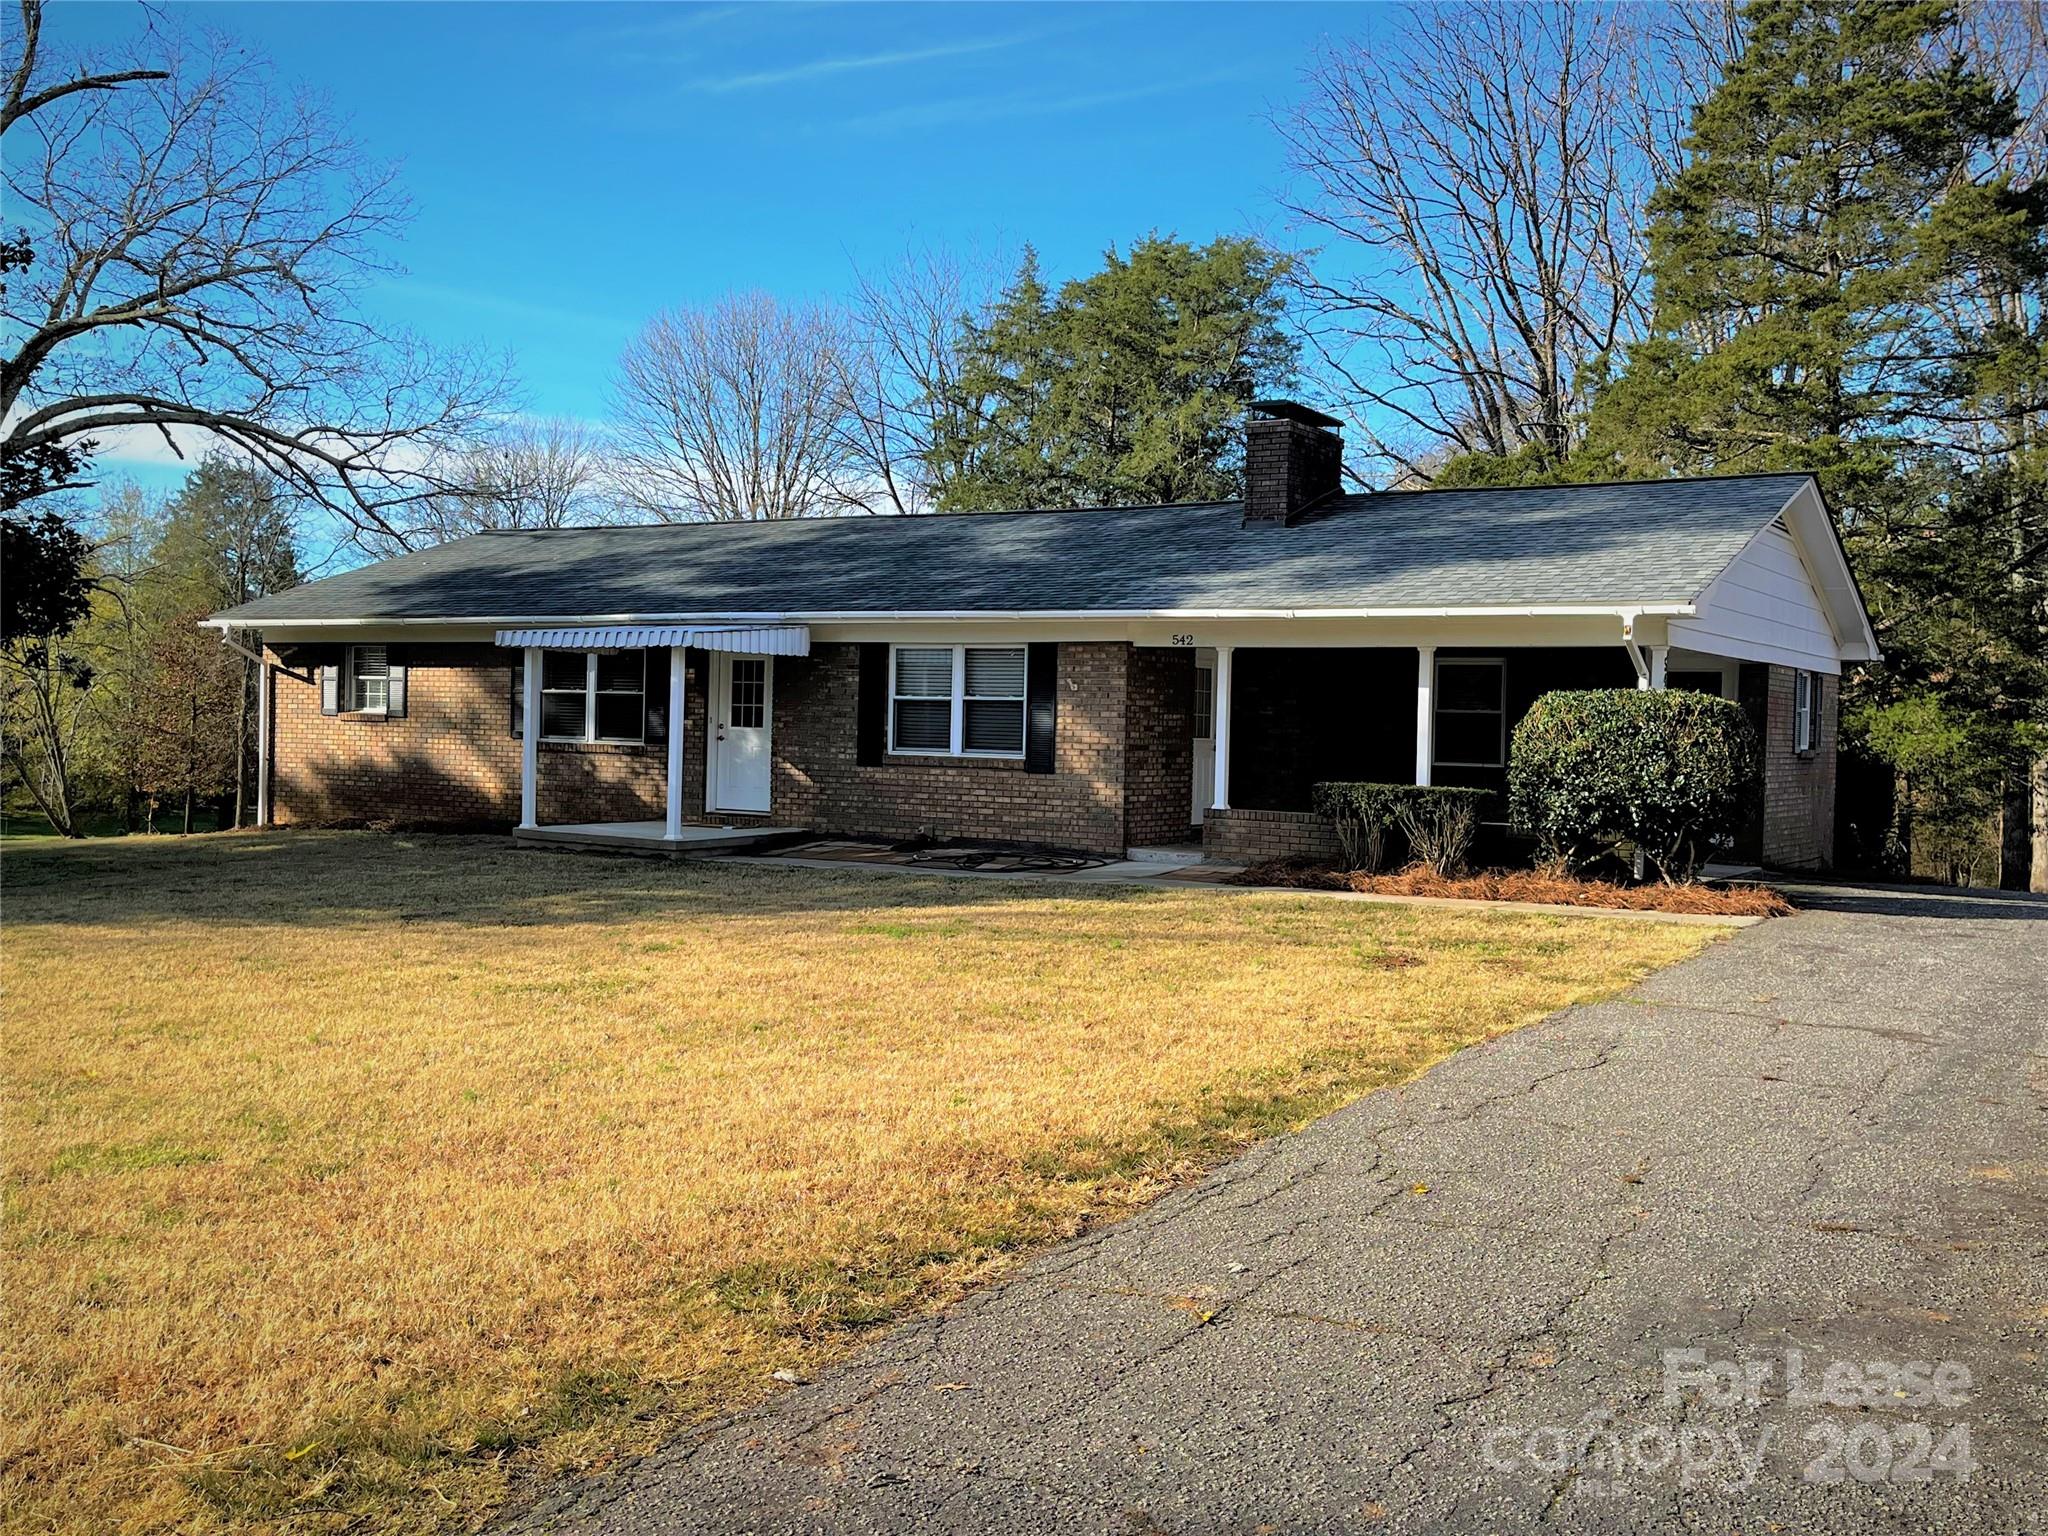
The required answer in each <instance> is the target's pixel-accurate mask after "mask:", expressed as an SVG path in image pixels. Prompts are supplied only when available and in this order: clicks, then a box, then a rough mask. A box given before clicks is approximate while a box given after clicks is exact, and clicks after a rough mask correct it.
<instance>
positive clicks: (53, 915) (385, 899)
mask: <svg viewBox="0 0 2048 1536" xmlns="http://www.w3.org/2000/svg"><path fill="white" fill-rule="evenodd" d="M0 882H4V886H5V892H6V909H5V922H6V924H7V926H9V927H16V928H19V927H28V926H39V925H47V926H77V925H86V926H106V927H128V926H133V925H135V924H141V923H151V922H166V921H181V920H182V921H187V922H203V923H208V924H214V925H223V924H250V925H259V926H264V927H272V926H275V925H277V924H280V923H284V924H297V923H304V924H307V925H317V926H318V927H321V928H332V927H336V926H348V925H357V926H366V927H385V926H389V925H391V924H403V923H409V922H433V923H449V922H454V923H474V924H478V925H484V926H492V927H515V928H516V927H547V926H557V925H577V924H604V923H614V922H621V921H629V920H636V919H646V918H662V919H671V920H675V921H678V922H683V921H692V920H701V919H717V918H726V919H733V918H748V917H759V916H787V915H791V914H801V913H806V912H814V913H819V914H830V913H845V912H862V911H875V910H885V911H886V910H889V909H892V908H927V907H931V906H935V905H943V906H947V907H953V908H960V909H973V908H978V907H994V906H1009V905H1015V904H1016V903H1018V902H1020V901H1026V902H1059V901H1075V900H1085V901H1090V902H1104V901H1131V902H1142V901H1147V900H1172V899H1173V895H1174V893H1169V892H1160V891H1155V890H1150V889H1147V888H1145V887H1141V886H1116V885H1090V886H1085V887H1078V886H1073V885H1068V884H1065V883H1055V882H1045V881H1041V882H1032V881H1028V880H999V879H988V880H959V879H949V878H946V877H944V876H937V875H933V876H924V877H918V876H911V875H904V874H899V873H894V872H882V871H871V870H861V869H849V870H847V871H845V872H843V873H842V872H840V871H836V870H832V871H827V870H819V869H810V868H800V869H798V868H792V869H777V868H774V867H772V866H765V865H757V864H728V863H715V862H704V861H677V860H669V859H655V858H647V857H640V856H632V855H609V854H582V853H568V852H562V851H558V850H553V849H532V848H514V847H513V846H512V845H511V844H510V843H509V842H508V841H507V840H506V839H504V838H502V837H489V836H461V835H451V834H439V833H384V832H322V831H294V830H271V831H262V832H256V831H244V832H233V833H221V834H217V835H214V836H210V837H206V838H192V839H170V838H122V839H116V840H108V841H104V842H84V843H37V844H33V845H17V846H14V847H10V848H8V849H7V850H6V851H5V854H4V856H0Z"/></svg>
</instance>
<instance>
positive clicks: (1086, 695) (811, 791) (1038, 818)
mask: <svg viewBox="0 0 2048 1536" xmlns="http://www.w3.org/2000/svg"><path fill="white" fill-rule="evenodd" d="M858 655H859V653H858V651H857V649H856V648H855V647H854V646H851V645H820V646H818V647H817V648H816V649H815V650H813V652H812V654H811V655H810V656H809V657H804V658H797V657H778V658H776V661H775V671H774V718H775V735H774V747H775V757H774V763H773V769H772V779H771V810H770V812H769V814H768V815H767V816H766V817H746V816H732V815H718V814H710V813H707V812H706V810H705V808H704V766H705V753H706V749H707V746H708V737H707V732H706V725H707V722H708V718H709V709H708V705H709V689H710V674H711V663H710V658H709V657H708V656H706V655H705V654H704V653H702V652H697V651H692V652H690V653H689V671H688V676H687V680H686V683H685V690H684V721H685V731H686V734H685V738H684V747H683V750H684V758H683V774H684V777H683V784H684V790H683V814H684V819H685V820H686V821H688V822H691V823H695V824H703V823H706V822H716V823H725V822H738V823H740V824H743V825H744V824H746V823H748V822H750V821H768V822H773V823H775V824H777V825H783V826H801V827H811V828H814V829H816V830H818V831H821V832H842V833H859V834H871V835H878V836H884V837H911V836H915V835H917V834H919V833H930V834H932V835H934V836H938V837H962V838H990V839H1000V840H1004V841H1016V842H1029V843H1043V844H1048V845H1051V846H1055V847H1063V848H1076V849H1086V850H1088V851H1091V852H1097V853H1121V852H1122V851H1123V849H1124V848H1125V847H1126V846H1128V844H1129V843H1131V842H1143V841H1176V840H1179V839H1181V838H1184V837H1185V836H1186V835H1187V831H1188V806H1189V798H1190V795H1191V792H1192V790H1191V784H1192V774H1193V761H1192V747H1191V742H1190V732H1191V729H1192V720H1191V715H1192V711H1193V705H1194V657H1193V654H1192V653H1191V652H1188V653H1175V652H1172V651H1163V650H1143V651H1141V650H1137V649H1134V648H1133V647H1131V646H1128V645H1125V644H1122V643H1085V644H1063V645H1061V646H1060V648H1059V664H1058V665H1059V677H1058V699H1059V716H1058V726H1057V730H1056V733H1055V736H1054V751H1053V771H1052V772H1051V773H1049V774H1032V773H1026V772H1025V771H1024V765H1023V763H1022V762H1020V761H1015V760H1011V759H974V758H966V759H940V758H924V757H905V756H892V757H889V758H888V759H886V760H885V761H884V762H883V763H881V764H877V765H873V766H867V767H863V766H860V765H859V764H857V763H856V762H855V761H854V756H855V739H856V731H855V710H856V703H857V698H858V691H859V688H858V684H859V661H858ZM408 659H409V666H410V670H409V671H408V673H407V696H408V697H407V712H406V716H405V718H403V719H397V720H385V719H377V718H375V717H369V716H360V715H348V714H342V715H322V714H321V713H320V690H319V686H318V683H317V681H316V682H313V683H301V682H297V681H294V680H293V679H292V678H290V677H288V676H285V675H284V674H282V673H279V674H277V683H276V690H277V691H276V695H275V698H276V711H275V726H274V736H273V762H272V808H273V816H274V819H275V820H277V821H278V822H280V823H292V822H297V823H321V822H334V821H396V822H408V823H427V824H432V823H449V824H458V823H459V824H496V825H504V826H510V825H511V824H512V823H514V822H516V821H517V820H518V816H519V753H520V743H519V739H518V738H517V737H515V736H513V735H512V734H511V731H510V690H511V675H512V674H511V660H510V658H509V656H508V655H507V653H506V652H504V651H502V650H499V649H498V648H497V647H495V646H488V645H447V646H425V645H414V646H410V647H408ZM1133 744H1134V745H1133ZM539 757H540V783H539V791H538V799H539V815H540V820H541V822H542V824H543V825H548V824H560V823H564V822H587V821H657V820H660V819H661V818H662V816H663V815H664V812H665V797H666V792H667V747H666V746H665V745H650V746H645V747H634V746H612V745H591V746H579V745H574V744H569V743H560V742H542V743H541V744H540V754H539Z"/></svg>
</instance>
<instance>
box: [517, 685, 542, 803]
mask: <svg viewBox="0 0 2048 1536" xmlns="http://www.w3.org/2000/svg"><path fill="white" fill-rule="evenodd" d="M520 692H521V694H522V695H523V697H522V698H521V700H520V707H519V717H520V724H521V725H522V727H523V729H522V730H521V732H520V735H519V825H520V826H522V827H537V826H539V825H540V817H539V815H538V814H537V813H538V811H539V808H540V647H539V646H537V645H529V646H528V647H526V675H525V677H524V679H523V680H522V683H521V687H520Z"/></svg>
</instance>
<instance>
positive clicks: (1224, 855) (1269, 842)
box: [1202, 806, 1339, 864]
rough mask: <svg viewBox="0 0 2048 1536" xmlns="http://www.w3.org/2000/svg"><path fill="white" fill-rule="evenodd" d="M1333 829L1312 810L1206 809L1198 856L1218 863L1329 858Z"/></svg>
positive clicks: (1333, 844)
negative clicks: (1200, 852)
mask: <svg viewBox="0 0 2048 1536" xmlns="http://www.w3.org/2000/svg"><path fill="white" fill-rule="evenodd" d="M1338 852H1339V849H1338V846H1337V829H1336V828H1335V827H1334V826H1332V825H1331V824H1330V823H1329V822H1328V821H1327V820H1325V819H1324V818H1323V817H1321V816H1318V815H1316V814H1315V812H1313V811H1249V810H1242V809H1239V808H1238V807H1236V806H1233V807H1231V808H1230V809H1229V810H1227V811H1218V810H1213V809H1212V810H1210V811H1209V812H1207V813H1206V815H1205V816H1204V817H1203V820H1202V857H1203V858H1205V859H1210V860H1213V861H1215V862H1217V863H1220V864H1257V863H1259V862H1260V861H1261V860H1264V859H1295V858H1302V859H1333V858H1335V857H1336V856H1337V854H1338Z"/></svg>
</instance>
